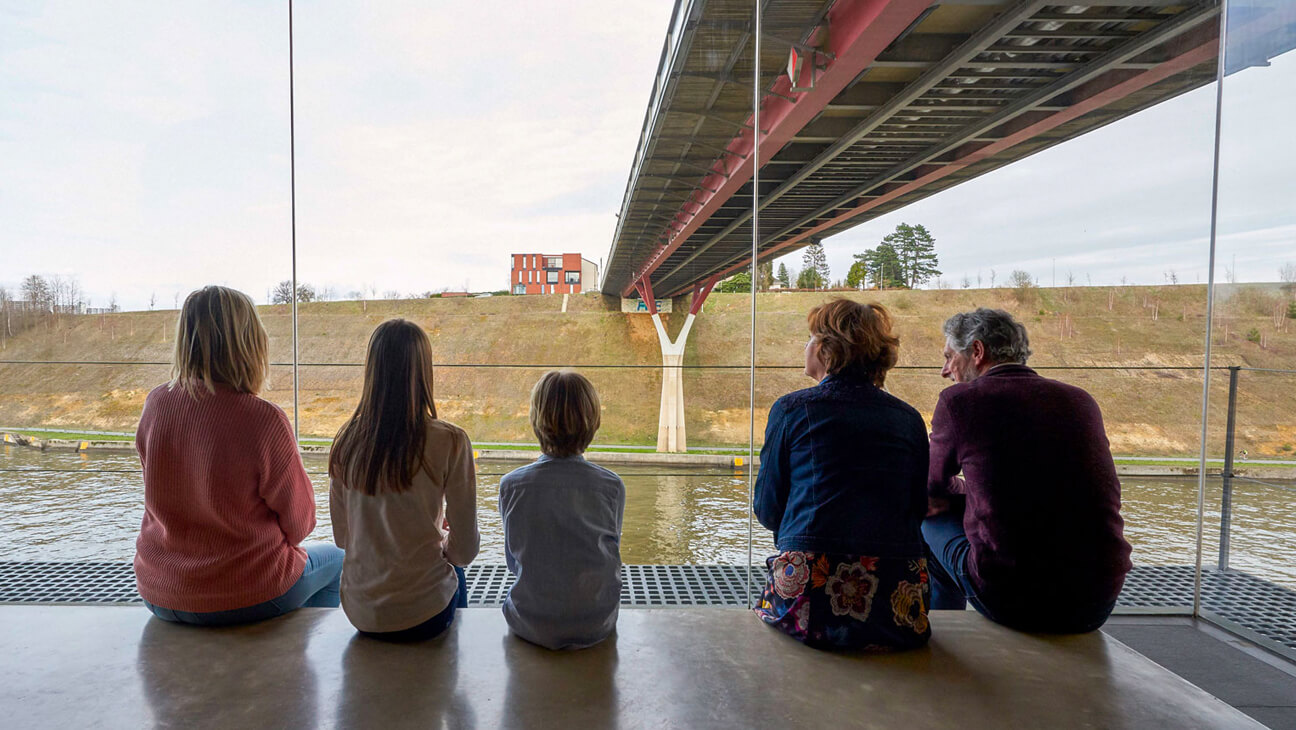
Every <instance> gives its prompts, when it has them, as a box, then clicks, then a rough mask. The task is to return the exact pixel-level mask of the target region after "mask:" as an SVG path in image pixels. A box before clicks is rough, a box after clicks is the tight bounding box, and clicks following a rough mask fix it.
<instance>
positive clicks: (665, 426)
mask: <svg viewBox="0 0 1296 730" xmlns="http://www.w3.org/2000/svg"><path fill="white" fill-rule="evenodd" d="M717 281H719V277H716V276H713V277H711V278H710V279H708V280H706V281H705V282H702V283H699V284H695V285H694V287H693V299H692V301H691V302H690V303H689V313H688V317H686V318H685V319H684V326H683V327H682V328H681V329H680V331H679V334H678V335H676V336H675V338H674V339H671V336H670V334H668V333H667V332H666V325H665V324H664V323H663V322H662V318H661V313H659V312H658V311H657V300H656V299H655V298H653V293H652V282H650V281H648V279H647V278H644V279H643V280H641V281H638V282H636V283H635V289H636V290H637V291H638V292H639V296H640V297H642V298H643V300H644V302H645V303H646V304H647V306H648V314H649V316H651V317H652V321H653V327H654V328H655V329H656V330H657V342H658V344H659V345H661V354H662V389H661V407H660V408H659V410H658V414H657V451H659V452H663V453H683V452H686V451H688V436H687V429H686V427H685V424H684V368H683V365H684V347H685V346H686V345H687V344H688V336H689V331H690V330H692V329H693V321H694V320H695V319H697V315H698V313H699V312H701V311H702V303H703V302H705V301H706V298H707V295H708V294H710V293H711V289H712V288H714V287H715V284H716V282H717Z"/></svg>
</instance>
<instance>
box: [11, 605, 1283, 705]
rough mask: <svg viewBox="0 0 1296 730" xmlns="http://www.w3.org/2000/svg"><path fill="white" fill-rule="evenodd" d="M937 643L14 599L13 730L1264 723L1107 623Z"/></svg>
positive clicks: (941, 628)
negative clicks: (827, 647) (166, 614)
mask: <svg viewBox="0 0 1296 730" xmlns="http://www.w3.org/2000/svg"><path fill="white" fill-rule="evenodd" d="M932 625H933V631H934V633H935V635H934V637H933V639H932V643H931V645H930V646H929V647H927V648H926V649H922V650H919V651H913V652H909V653H906V654H897V655H884V656H843V655H834V654H829V653H824V652H819V651H815V650H812V649H808V648H805V647H803V646H801V645H800V644H797V643H796V642H794V641H792V640H790V639H788V638H786V637H784V636H782V635H780V634H778V633H776V632H774V631H772V630H770V629H768V628H767V627H765V626H764V625H762V624H761V623H760V622H759V621H758V620H756V619H755V618H754V617H753V616H751V615H749V614H747V612H745V611H743V610H742V609H733V608H711V607H705V608H663V609H633V610H623V611H622V612H621V619H620V623H619V627H618V634H617V635H616V636H615V637H613V638H612V639H609V640H608V641H607V642H605V643H604V644H601V645H599V646H597V647H595V648H592V649H588V650H585V651H582V652H575V653H555V652H549V651H546V650H544V649H539V648H536V647H534V646H531V645H529V644H526V643H525V642H523V641H521V640H519V639H516V638H514V637H512V636H510V635H509V634H508V632H507V630H506V628H505V625H504V621H503V618H502V616H501V615H500V613H499V611H498V610H497V609H484V608H483V609H466V610H464V611H463V612H462V613H461V614H460V616H459V617H458V618H457V619H456V621H455V626H454V627H453V628H452V629H451V630H450V631H449V632H447V634H446V635H445V636H443V637H441V638H439V639H436V640H433V641H431V642H427V643H425V644H420V645H403V646H402V645H388V644H383V643H381V642H376V641H373V640H370V639H365V638H362V637H358V636H357V635H356V634H355V632H354V631H353V630H352V629H351V626H350V625H349V624H348V623H347V621H346V618H345V616H343V615H342V613H341V612H340V611H338V610H335V609H303V610H301V611H298V612H296V613H294V614H290V615H288V616H285V617H282V618H279V619H275V620H273V621H268V622H266V623H263V624H258V625H254V626H249V627H243V628H237V629H195V628H188V627H183V626H175V625H171V624H167V623H164V622H162V621H158V620H155V619H151V618H150V616H149V614H148V613H146V612H145V611H144V610H143V609H141V608H138V607H94V606H89V607H79V606H78V607H64V606H30V605H28V606H23V605H5V606H0V726H3V727H13V728H45V727H57V728H62V727H125V728H135V727H148V726H154V727H186V728H187V727H214V728H261V727H284V728H314V727H363V728H367V727H374V728H384V729H386V728H401V727H443V726H444V727H520V728H522V727H525V728H546V727H554V728H559V727H561V728H568V727H574V728H605V727H606V728H612V727H624V728H638V727H661V728H711V727H740V726H747V727H776V726H789V727H791V726H795V727H827V728H848V727H850V728H855V727H861V728H872V727H877V728H882V727H897V728H906V729H907V730H909V729H917V728H952V727H961V728H973V727H1032V728H1033V727H1049V728H1070V727H1095V728H1126V727H1128V728H1133V727H1138V728H1159V727H1174V728H1245V727H1259V725H1258V724H1256V723H1254V721H1253V720H1251V719H1250V718H1248V717H1246V716H1245V715H1243V714H1241V713H1239V712H1238V711H1237V710H1234V709H1233V708H1231V707H1229V706H1228V705H1226V704H1224V703H1223V702H1221V701H1219V700H1217V699H1215V698H1214V697H1212V696H1211V695H1209V694H1207V693H1206V692H1204V691H1203V690H1201V689H1198V688H1197V687H1195V686H1193V685H1191V684H1189V683H1188V682H1187V681H1185V680H1183V679H1180V678H1179V677H1177V676H1175V675H1174V674H1172V673H1170V672H1169V671H1167V670H1166V669H1163V668H1162V667H1160V666H1158V665H1157V664H1155V663H1153V662H1152V661H1150V660H1148V659H1146V658H1145V657H1143V656H1142V655H1140V654H1138V653H1136V652H1134V651H1133V650H1132V649H1130V648H1128V647H1126V646H1125V645H1124V644H1122V643H1120V642H1119V641H1117V640H1115V639H1113V638H1111V637H1109V636H1106V635H1104V634H1102V633H1094V634H1089V635H1086V636H1073V637H1041V636H1036V635H1029V634H1020V633H1016V632H1013V631H1009V630H1007V629H1004V628H1002V627H999V626H996V625H994V624H991V623H989V622H987V621H985V620H984V619H982V618H981V617H980V616H978V615H976V614H975V613H971V612H943V611H942V612H935V613H933V615H932Z"/></svg>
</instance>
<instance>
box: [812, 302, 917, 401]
mask: <svg viewBox="0 0 1296 730" xmlns="http://www.w3.org/2000/svg"><path fill="white" fill-rule="evenodd" d="M806 321H807V322H808V323H809V325H810V334H812V335H814V336H815V337H816V338H817V339H818V340H819V359H820V360H822V361H823V364H824V368H825V369H826V370H827V371H828V373H829V374H833V373H839V372H842V371H845V370H849V371H854V372H858V373H860V374H862V375H864V376H865V377H866V378H868V380H869V381H870V382H872V383H873V384H874V385H876V386H878V387H879V388H880V387H882V385H883V383H885V382H886V374H887V371H888V370H890V369H891V368H893V367H895V365H896V362H897V361H898V360H899V359H900V338H899V337H896V336H895V335H894V334H892V333H891V314H890V313H888V312H887V310H886V307H883V306H882V305H881V304H878V303H877V302H869V303H868V304H861V303H859V302H853V301H851V300H849V299H843V298H840V297H839V298H837V299H833V300H831V301H828V302H825V303H823V304H820V305H819V306H817V307H815V308H814V309H811V310H810V314H809V315H807V317H806Z"/></svg>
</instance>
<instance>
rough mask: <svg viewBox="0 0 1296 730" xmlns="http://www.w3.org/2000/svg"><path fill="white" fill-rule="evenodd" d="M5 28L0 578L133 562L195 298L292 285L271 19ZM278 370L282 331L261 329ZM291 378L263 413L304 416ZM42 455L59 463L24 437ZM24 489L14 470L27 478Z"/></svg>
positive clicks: (179, 10) (123, 19)
mask: <svg viewBox="0 0 1296 730" xmlns="http://www.w3.org/2000/svg"><path fill="white" fill-rule="evenodd" d="M0 13H2V14H3V16H4V20H3V22H0V67H3V68H4V73H3V74H0V96H3V97H4V99H5V103H4V105H3V106H4V109H3V112H0V159H3V160H4V161H5V162H4V165H3V172H0V220H3V221H4V224H3V226H2V227H0V252H2V254H0V259H2V263H0V431H4V432H5V433H8V434H10V439H12V440H14V443H6V444H5V445H4V446H3V449H2V452H3V453H2V455H0V492H3V494H0V502H3V504H4V505H5V510H4V513H5V517H4V524H5V527H6V529H5V530H3V532H4V533H5V537H4V540H3V543H2V544H0V560H13V559H18V560H89V561H104V560H112V561H123V560H129V559H130V557H131V556H132V554H133V552H134V543H133V537H132V536H133V535H134V534H135V533H136V532H138V529H139V522H140V517H141V515H142V513H143V501H142V484H141V480H140V476H139V460H138V458H137V457H136V456H135V454H134V452H133V451H130V450H114V451H109V452H99V451H93V452H90V451H80V452H79V451H78V449H79V448H80V445H81V443H82V442H85V441H114V442H118V443H121V444H129V442H130V440H131V437H132V436H133V434H134V431H135V426H136V423H137V421H138V418H139V413H140V409H141V407H142V405H143V403H144V399H145V397H146V395H147V394H148V392H149V391H150V389H152V388H154V387H155V386H157V385H159V384H160V383H163V382H165V381H166V380H167V379H168V378H169V368H168V363H169V362H170V359H171V351H172V348H173V347H174V341H173V339H174V336H175V319H176V310H177V309H178V307H179V306H180V304H181V303H182V302H183V300H184V297H185V296H186V295H187V294H188V293H189V292H190V291H192V290H193V289H195V288H197V287H200V286H202V285H204V284H210V283H220V284H227V285H230V286H233V287H236V288H238V289H241V290H243V291H245V292H247V293H248V294H249V295H251V296H252V297H253V299H254V300H256V301H257V302H258V303H260V302H263V301H265V299H266V297H267V294H268V292H269V291H270V290H271V288H272V286H273V284H274V282H277V281H279V280H280V279H283V278H287V277H288V276H289V272H290V250H289V247H288V245H287V243H288V233H289V218H288V206H289V169H288V150H287V142H288V104H287V89H288V57H287V50H288V45H287V14H286V13H285V12H284V9H283V8H282V7H280V6H267V5H257V6H248V5H237V4H232V3H222V4H220V5H219V6H216V5H209V6H204V7H198V6H192V5H185V6H181V5H166V4H164V5H159V4H156V3H120V4H114V5H112V6H111V7H109V6H103V5H89V6H60V5H57V4H47V3H41V4H32V3H26V4H21V6H18V5H10V6H7V7H6V8H5V9H4V10H3V11H0ZM266 325H267V327H268V329H269V332H270V339H271V358H272V360H274V361H275V362H290V361H291V359H292V357H291V356H292V344H291V343H292V339H291V335H292V331H291V322H290V320H289V318H288V317H286V316H277V315H276V314H275V313H273V312H267V313H266ZM292 388H293V381H292V373H291V369H290V368H280V367H276V368H274V369H273V372H272V373H271V379H270V383H269V389H268V390H267V391H266V393H265V394H264V395H265V397H267V398H269V399H270V400H272V401H274V402H275V403H277V404H278V405H280V406H282V407H284V408H285V409H287V410H288V413H289V414H290V415H291V414H292ZM28 437H30V438H34V439H37V440H38V441H44V440H52V441H53V442H54V443H56V444H61V445H58V446H56V447H52V448H51V449H49V450H45V451H42V450H38V449H33V448H30V447H25V446H21V445H19V443H17V441H18V438H24V439H25V438H28ZM20 470H22V471H20Z"/></svg>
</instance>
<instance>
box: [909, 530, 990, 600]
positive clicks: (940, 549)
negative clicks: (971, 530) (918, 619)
mask: <svg viewBox="0 0 1296 730" xmlns="http://www.w3.org/2000/svg"><path fill="white" fill-rule="evenodd" d="M922 534H923V540H925V541H926V542H927V552H928V559H927V574H928V575H929V576H930V577H931V608H932V610H934V611H942V610H943V611H950V610H953V611H962V610H963V609H965V608H967V604H968V601H971V602H972V607H973V608H975V609H976V610H977V611H980V612H981V613H982V614H984V615H985V616H987V617H989V618H990V619H991V620H994V617H993V616H991V615H990V612H989V611H988V610H986V607H985V606H984V605H982V604H981V601H980V599H979V598H978V597H977V589H976V585H975V584H973V582H972V576H971V575H969V574H968V568H967V556H968V552H969V551H970V550H971V548H972V545H971V543H969V542H968V539H967V533H965V532H964V531H963V515H961V514H958V513H952V512H946V513H944V514H940V515H936V516H935V517H928V518H927V519H925V520H923V523H922Z"/></svg>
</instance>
